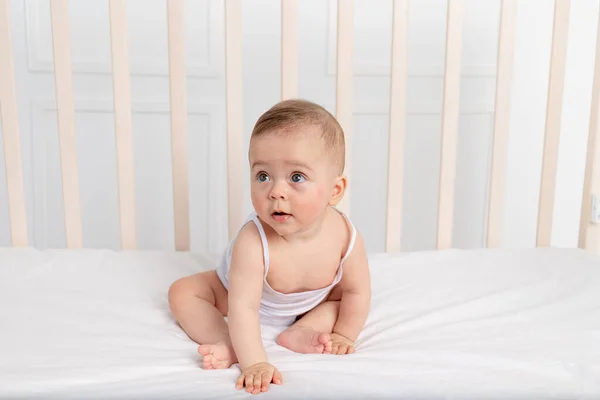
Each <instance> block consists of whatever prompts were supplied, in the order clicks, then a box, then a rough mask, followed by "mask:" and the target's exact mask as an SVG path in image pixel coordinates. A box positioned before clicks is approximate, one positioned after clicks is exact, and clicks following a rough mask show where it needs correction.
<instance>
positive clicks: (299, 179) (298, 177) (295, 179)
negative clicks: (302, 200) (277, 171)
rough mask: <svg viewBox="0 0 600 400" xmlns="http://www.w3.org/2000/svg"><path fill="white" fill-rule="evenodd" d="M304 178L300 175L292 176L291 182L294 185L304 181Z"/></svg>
mask: <svg viewBox="0 0 600 400" xmlns="http://www.w3.org/2000/svg"><path fill="white" fill-rule="evenodd" d="M304 179H305V178H304V176H303V175H302V174H294V175H292V182H294V183H300V182H303V181H304Z"/></svg>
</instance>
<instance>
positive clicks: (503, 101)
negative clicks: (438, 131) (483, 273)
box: [486, 0, 517, 248]
mask: <svg viewBox="0 0 600 400" xmlns="http://www.w3.org/2000/svg"><path fill="white" fill-rule="evenodd" d="M501 7H502V8H501V11H500V34H499V38H498V61H497V63H498V70H497V74H496V105H495V112H494V136H493V139H492V140H493V144H492V160H491V164H492V167H491V174H490V189H489V190H490V191H489V197H488V215H487V235H486V244H487V247H491V248H496V247H499V246H500V244H501V242H502V224H503V216H504V189H505V183H506V157H507V152H508V128H509V123H510V93H511V84H512V69H513V56H514V50H515V25H516V11H517V0H502V6H501Z"/></svg>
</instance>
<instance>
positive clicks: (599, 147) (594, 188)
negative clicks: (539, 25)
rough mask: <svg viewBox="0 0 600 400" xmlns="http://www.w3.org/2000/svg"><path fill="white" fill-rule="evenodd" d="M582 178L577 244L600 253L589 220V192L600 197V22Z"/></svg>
mask: <svg viewBox="0 0 600 400" xmlns="http://www.w3.org/2000/svg"><path fill="white" fill-rule="evenodd" d="M583 182H584V183H583V197H582V199H581V215H580V220H579V242H578V247H579V248H581V249H585V250H587V251H590V252H592V253H596V254H598V253H600V225H599V224H597V223H592V222H591V217H592V195H594V196H596V197H598V198H599V199H600V24H598V27H597V32H596V59H595V64H594V84H593V87H592V104H591V110H590V122H589V132H588V141H587V154H586V164H585V177H584V181H583Z"/></svg>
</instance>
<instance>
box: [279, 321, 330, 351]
mask: <svg viewBox="0 0 600 400" xmlns="http://www.w3.org/2000/svg"><path fill="white" fill-rule="evenodd" d="M277 342H278V343H279V344H280V345H281V346H283V347H286V348H288V349H290V350H292V351H295V352H296V353H305V354H306V353H318V354H321V353H326V352H331V348H332V343H331V336H330V335H329V333H325V332H317V331H315V330H314V329H312V328H309V327H300V326H298V327H292V328H289V329H287V330H286V331H284V332H282V333H281V335H279V337H278V338H277Z"/></svg>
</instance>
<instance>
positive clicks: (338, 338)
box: [330, 333, 354, 355]
mask: <svg viewBox="0 0 600 400" xmlns="http://www.w3.org/2000/svg"><path fill="white" fill-rule="evenodd" d="M331 343H332V346H331V352H330V354H337V355H344V354H352V353H354V342H353V341H352V340H350V339H348V338H346V337H344V336H342V335H340V334H337V333H332V334H331Z"/></svg>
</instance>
